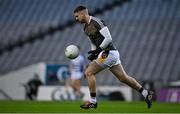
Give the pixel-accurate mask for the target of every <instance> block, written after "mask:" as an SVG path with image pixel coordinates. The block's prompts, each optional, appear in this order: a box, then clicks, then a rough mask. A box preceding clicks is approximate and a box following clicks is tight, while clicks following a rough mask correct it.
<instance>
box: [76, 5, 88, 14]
mask: <svg viewBox="0 0 180 114" xmlns="http://www.w3.org/2000/svg"><path fill="white" fill-rule="evenodd" d="M85 9H87V8H86V7H85V6H82V5H80V6H77V7H76V8H75V9H74V13H76V12H79V11H82V10H85Z"/></svg>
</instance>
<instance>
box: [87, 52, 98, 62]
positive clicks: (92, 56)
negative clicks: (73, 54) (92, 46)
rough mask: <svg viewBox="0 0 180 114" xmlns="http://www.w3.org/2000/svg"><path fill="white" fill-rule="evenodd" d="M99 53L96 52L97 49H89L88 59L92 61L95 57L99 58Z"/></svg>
mask: <svg viewBox="0 0 180 114" xmlns="http://www.w3.org/2000/svg"><path fill="white" fill-rule="evenodd" d="M97 57H98V54H96V53H95V51H89V52H88V59H89V60H90V61H93V60H94V59H97Z"/></svg>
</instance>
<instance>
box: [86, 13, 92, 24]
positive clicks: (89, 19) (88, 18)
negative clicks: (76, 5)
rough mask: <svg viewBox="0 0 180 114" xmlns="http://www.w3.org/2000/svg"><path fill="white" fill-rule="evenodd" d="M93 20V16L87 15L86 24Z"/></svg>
mask: <svg viewBox="0 0 180 114" xmlns="http://www.w3.org/2000/svg"><path fill="white" fill-rule="evenodd" d="M90 21H91V17H90V16H89V15H87V16H86V24H89V23H90Z"/></svg>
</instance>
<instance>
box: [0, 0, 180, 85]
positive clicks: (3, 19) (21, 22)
mask: <svg viewBox="0 0 180 114" xmlns="http://www.w3.org/2000/svg"><path fill="white" fill-rule="evenodd" d="M111 2H113V1H111V0H75V1H73V2H72V1H71V2H70V1H68V0H26V1H25V0H13V1H12V0H1V1H0V5H1V6H0V14H1V16H0V27H1V29H0V40H1V43H0V44H2V45H1V47H2V46H4V45H8V44H9V43H11V42H15V41H17V40H19V39H21V38H26V37H23V36H29V35H31V34H33V33H38V32H39V31H40V30H41V31H43V30H45V29H48V27H51V26H57V25H59V24H64V23H66V22H67V21H68V20H71V19H73V15H72V11H73V9H74V7H75V6H77V5H78V4H85V5H87V6H88V7H89V8H90V9H91V11H93V10H95V9H96V8H102V7H103V6H104V5H105V4H108V3H111ZM179 5H180V1H179V0H131V1H130V2H126V3H124V4H123V5H120V6H118V7H114V8H113V9H110V10H107V11H105V12H104V13H103V14H98V15H96V16H97V17H100V18H102V19H103V20H104V21H105V22H106V23H107V25H108V27H109V28H110V32H111V33H112V37H113V42H114V43H115V45H116V47H117V49H118V50H119V51H120V54H121V60H122V64H123V65H124V67H125V69H126V71H127V72H128V73H129V75H132V76H133V77H135V78H136V79H138V80H140V81H144V80H149V81H154V80H156V81H162V82H167V81H173V80H178V79H180V74H179V64H180V52H179V50H180V43H179V42H180V39H179V36H180V32H179V30H180V26H179V20H180V7H179ZM72 43H73V44H78V45H80V46H81V47H82V49H83V52H87V51H88V50H89V46H90V45H89V41H88V40H87V38H86V36H85V34H84V33H83V26H82V25H80V24H75V25H74V26H72V27H67V28H65V29H64V30H62V31H56V32H55V33H54V34H49V35H47V36H45V38H44V39H39V40H36V41H35V42H32V43H31V42H30V43H27V44H25V45H24V46H22V47H18V48H16V49H13V50H12V51H7V52H4V53H3V54H2V55H0V65H1V66H2V67H1V68H0V74H3V73H6V72H9V71H12V70H15V69H18V68H21V67H23V66H27V65H30V64H33V63H37V62H46V63H61V64H67V63H68V59H67V58H65V56H64V48H65V47H66V46H67V45H69V44H72ZM1 47H0V48H1ZM99 75H102V76H97V81H98V82H99V83H98V84H103V85H105V84H109V85H117V84H119V82H118V80H116V78H115V77H113V76H108V75H112V74H111V73H110V72H107V71H105V72H103V73H101V74H99ZM103 77H104V78H103Z"/></svg>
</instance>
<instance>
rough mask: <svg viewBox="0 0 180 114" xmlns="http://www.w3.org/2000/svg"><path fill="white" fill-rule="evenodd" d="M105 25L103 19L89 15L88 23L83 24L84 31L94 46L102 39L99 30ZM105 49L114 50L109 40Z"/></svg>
mask: <svg viewBox="0 0 180 114" xmlns="http://www.w3.org/2000/svg"><path fill="white" fill-rule="evenodd" d="M105 26H106V25H105V23H104V21H102V20H100V19H98V18H96V17H91V20H90V22H89V24H85V26H84V32H85V33H86V35H87V36H88V37H89V38H90V40H91V42H92V43H93V44H94V45H95V46H96V47H99V46H100V44H101V43H102V42H103V40H104V36H103V35H102V34H101V33H100V32H99V31H100V30H101V29H102V28H103V27H105ZM105 49H109V50H115V47H114V46H113V44H112V42H110V43H109V45H108V46H107V47H106V48H105Z"/></svg>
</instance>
